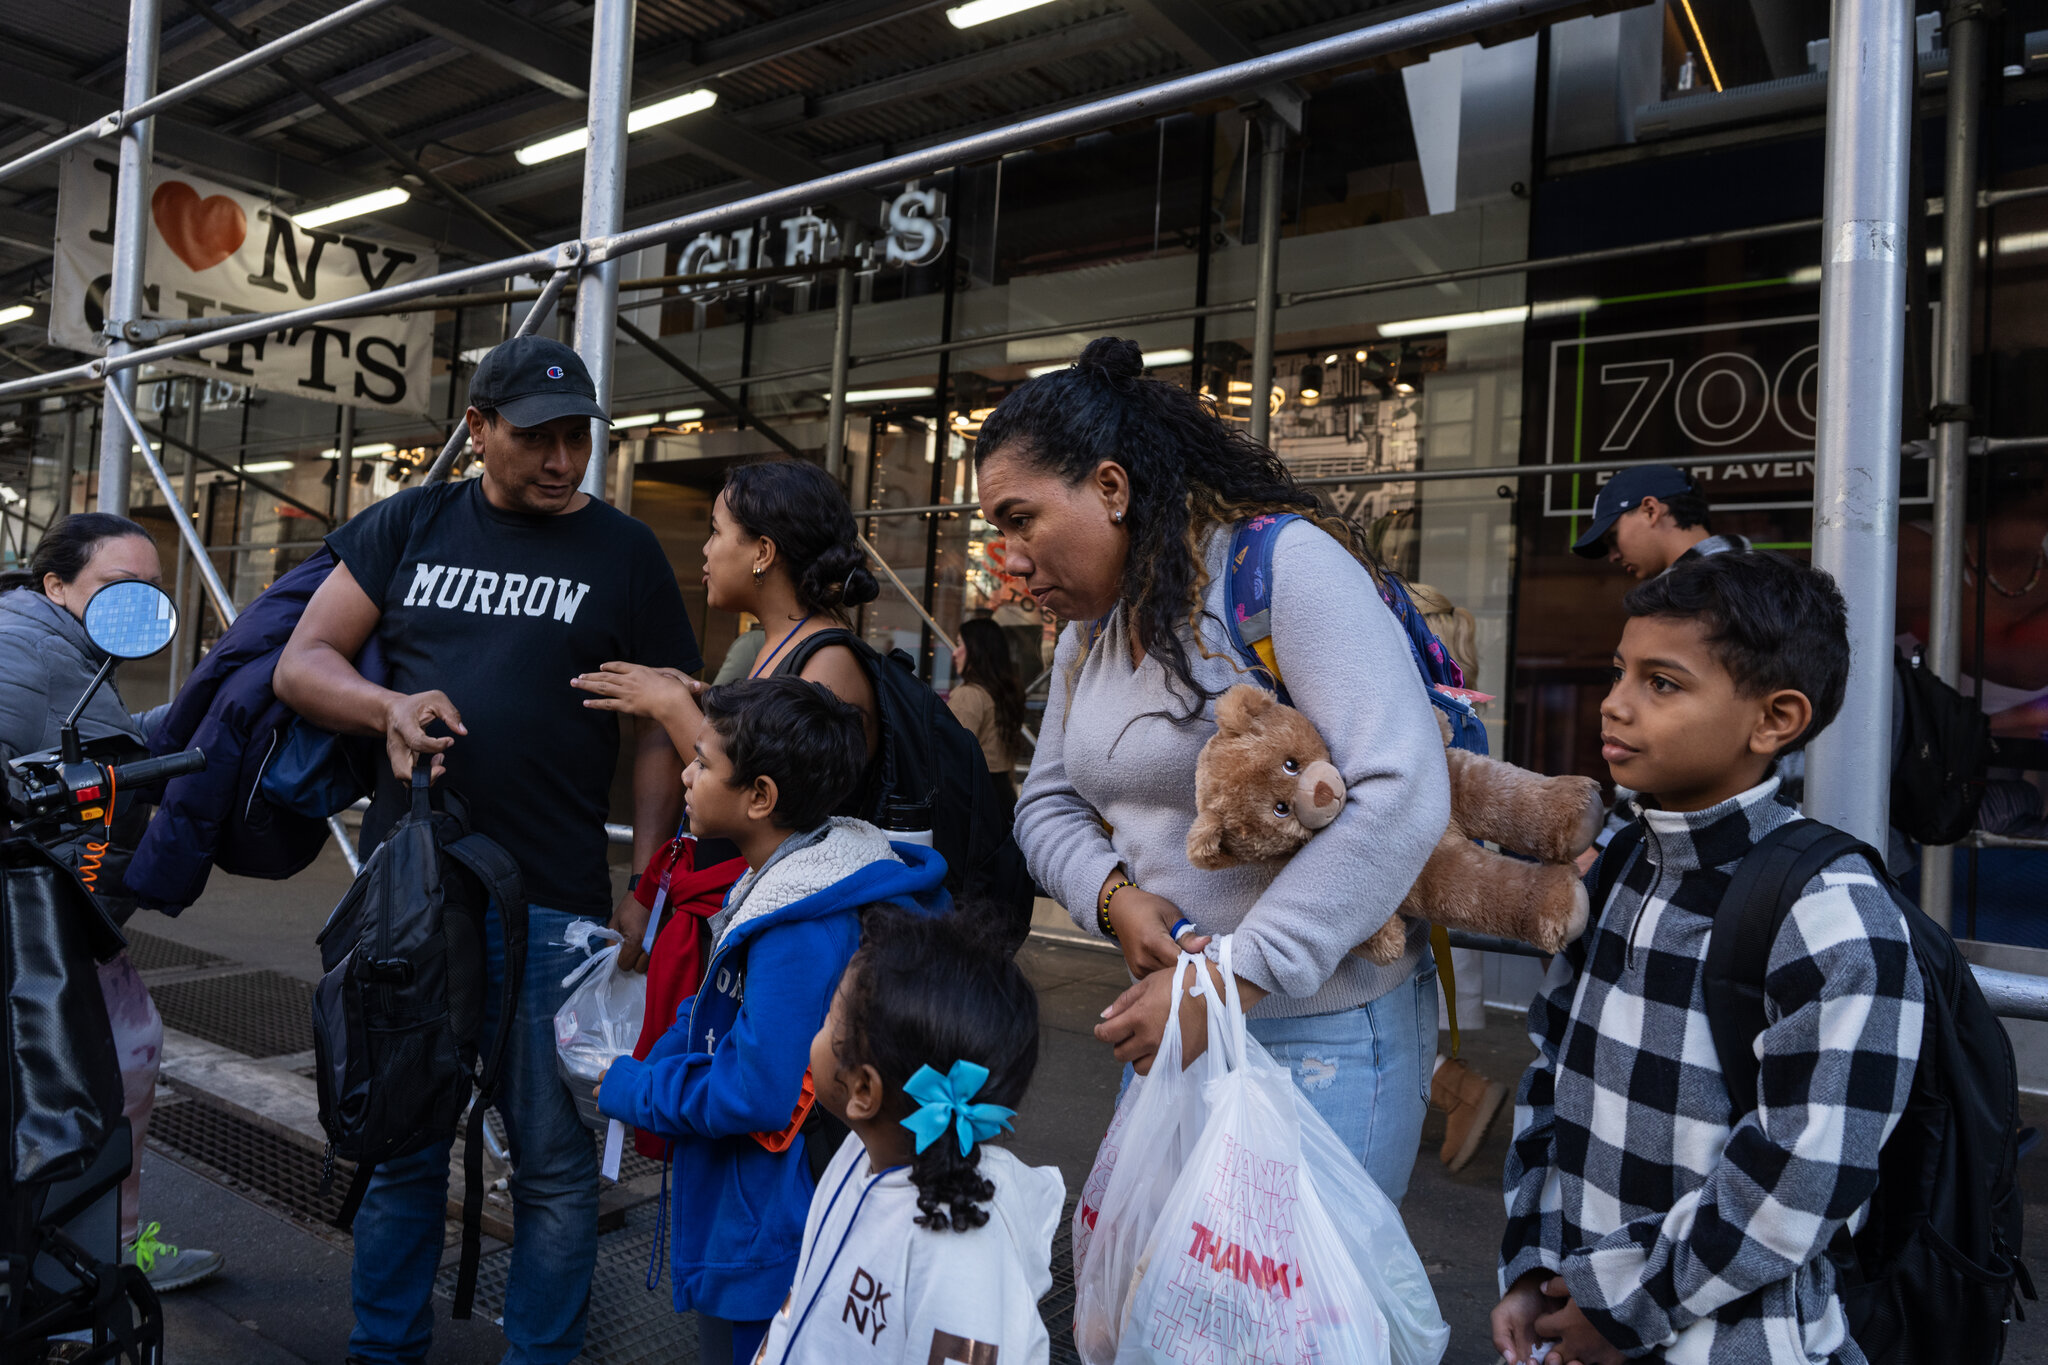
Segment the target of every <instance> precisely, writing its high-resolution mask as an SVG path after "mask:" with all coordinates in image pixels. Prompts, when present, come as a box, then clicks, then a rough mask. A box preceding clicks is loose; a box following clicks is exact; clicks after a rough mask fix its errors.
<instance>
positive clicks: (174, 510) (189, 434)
mask: <svg viewBox="0 0 2048 1365" xmlns="http://www.w3.org/2000/svg"><path fill="white" fill-rule="evenodd" d="M204 392H205V390H204V389H203V388H202V387H201V384H200V381H199V380H197V379H188V380H186V381H185V450H184V452H183V453H184V456H185V467H184V468H183V469H182V470H180V471H179V473H178V494H179V497H178V501H177V502H176V503H174V504H172V506H171V515H172V516H174V517H183V518H184V519H185V520H187V521H190V520H192V504H193V502H194V501H195V497H194V495H195V494H196V493H198V491H199V457H198V456H196V455H194V454H193V453H192V452H193V451H195V450H197V449H199V405H200V403H201V401H202V395H203V394H204ZM164 425H165V426H169V425H170V422H169V419H168V415H167V416H166V420H165V422H164ZM189 557H190V555H189V552H188V551H187V550H186V549H185V541H184V538H183V537H182V536H181V537H179V539H178V572H177V576H176V579H175V583H174V586H175V587H176V589H177V591H176V592H175V593H173V594H172V597H171V601H173V602H175V603H176V604H177V607H178V613H179V616H180V618H181V619H185V620H189V619H191V605H190V603H189V602H188V601H187V596H186V593H187V589H188V588H189V587H190V580H189V579H188V578H187V576H186V573H185V561H186V560H187V559H188V558H189ZM186 654H187V651H185V650H182V649H176V650H172V651H171V667H170V675H171V689H170V691H171V694H170V696H169V697H167V698H165V700H166V701H176V700H177V699H178V688H179V686H180V685H182V684H183V683H184V681H185V659H186Z"/></svg>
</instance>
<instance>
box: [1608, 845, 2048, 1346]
mask: <svg viewBox="0 0 2048 1365" xmlns="http://www.w3.org/2000/svg"><path fill="white" fill-rule="evenodd" d="M1641 841H1642V826H1641V825H1640V824H1631V825H1630V826H1628V827H1627V828H1626V829H1623V830H1620V831H1618V832H1617V833H1616V834H1615V836H1614V838H1613V840H1612V841H1611V842H1610V843H1609V844H1608V847H1607V851H1606V852H1605V853H1604V854H1603V855H1602V857H1601V860H1600V868H1599V871H1598V874H1597V878H1598V880H1597V887H1598V893H1599V899H1598V900H1597V901H1595V902H1594V903H1593V904H1594V906H1595V913H1596V914H1598V913H1599V910H1600V909H1602V908H1604V907H1605V906H1606V904H1607V898H1608V895H1609V894H1610V893H1611V892H1612V891H1613V889H1614V884H1615V882H1616V881H1617V880H1618V879H1619V878H1620V876H1621V870H1622V868H1623V867H1624V866H1626V865H1627V863H1628V861H1629V855H1630V854H1631V853H1633V852H1634V851H1635V848H1636V846H1637V845H1638V844H1639V843H1640V842H1641ZM1850 853H1856V854H1861V855H1862V856H1863V858H1864V860H1865V861H1867V862H1868V863H1869V864H1870V866H1871V870H1872V871H1873V872H1874V873H1875V874H1876V876H1877V878H1878V880H1879V881H1880V882H1881V883H1883V884H1884V886H1885V888H1886V889H1887V890H1888V891H1889V892H1890V893H1891V897H1892V900H1893V901H1894V902H1895V903H1897V905H1898V907H1899V912H1900V913H1901V914H1902V915H1904V916H1905V920H1906V934H1907V937H1908V939H1909V940H1910V941H1911V943H1912V947H1913V957H1914V960H1915V961H1916V962H1917V963H1918V964H1919V967H1920V977H1921V981H1922V984H1923V988H1924V990H1925V1004H1924V1010H1923V1017H1924V1021H1925V1022H1924V1025H1923V1032H1922V1033H1921V1036H1920V1059H1919V1062H1918V1064H1917V1065H1916V1066H1915V1067H1914V1069H1913V1086H1912V1089H1911V1091H1910V1092H1909V1093H1908V1094H1907V1097H1906V1109H1905V1113H1904V1114H1903V1115H1901V1116H1900V1119H1899V1122H1898V1126H1897V1127H1896V1128H1894V1129H1893V1130H1892V1135H1891V1137H1890V1138H1888V1139H1887V1140H1886V1142H1885V1144H1884V1150H1883V1152H1882V1153H1881V1154H1880V1155H1879V1157H1878V1180H1877V1191H1876V1193H1875V1194H1873V1195H1872V1196H1871V1201H1870V1217H1869V1219H1868V1221H1866V1222H1865V1223H1864V1225H1863V1230H1862V1231H1861V1232H1859V1233H1857V1234H1856V1236H1855V1237H1853V1238H1851V1237H1849V1236H1848V1235H1847V1232H1846V1231H1841V1232H1837V1233H1836V1235H1835V1240H1834V1242H1833V1243H1831V1244H1830V1245H1829V1247H1828V1249H1827V1256H1828V1258H1829V1259H1830V1260H1831V1261H1833V1262H1834V1265H1835V1269H1836V1272H1837V1275H1838V1277H1839V1278H1838V1291H1839V1293H1840V1295H1841V1299H1842V1307H1843V1311H1844V1313H1845V1315H1846V1316H1847V1318H1848V1323H1849V1335H1850V1336H1852V1337H1853V1338H1855V1340H1856V1344H1857V1345H1858V1346H1860V1347H1862V1348H1863V1353H1864V1355H1865V1356H1867V1357H1868V1358H1869V1360H1870V1362H1871V1365H1904V1362H1917V1361H1933V1360H1967V1361H1970V1362H1972V1365H1979V1363H1983V1365H1990V1363H1991V1362H1996V1361H1997V1360H1998V1359H1999V1357H2000V1356H2001V1355H2003V1354H2004V1351H2005V1326H2006V1322H2007V1321H2008V1319H2009V1315H2011V1314H2014V1313H2017V1312H2018V1311H2019V1298H2020V1295H2022V1294H2024V1295H2025V1296H2026V1297H2027V1298H2029V1299H2031V1298H2033V1297H2034V1285H2033V1280H2032V1277H2031V1276H2029V1275H2028V1273H2027V1268H2026V1266H2025V1265H2024V1264H2023V1263H2022V1262H2021V1260H2020V1241H2021V1222H2022V1213H2023V1210H2022V1204H2021V1198H2020V1192H2019V1185H2018V1173H2017V1166H2018V1161H2019V1148H2018V1140H2019V1073H2018V1070H2017V1068H2016V1067H2015V1066H2014V1064H2013V1056H2012V1043H2011V1041H2010V1039H2008V1038H2007V1036H2006V1032H2005V1027H2004V1025H2002V1024H2000V1023H1999V1021H1998V1016H1997V1015H1996V1014H1994V1013H1993V1012H1992V1010H1991V1006H1990V1004H1989V1003H1987V1002H1986V1001H1985V999H1984V993H1983V992H1982V991H1981V990H1980V989H1978V986H1977V979H1976V977H1975V976H1973V975H1972V974H1971V972H1970V964H1969V962H1968V961H1967V960H1966V959H1965V958H1964V957H1963V955H1962V952H1961V950H1959V949H1958V948H1957V947H1956V942H1955V940H1954V939H1953V938H1951V937H1949V935H1948V933H1947V931H1946V930H1944V929H1942V928H1941V927H1940V926H1939V925H1937V924H1936V923H1935V922H1934V921H1933V920H1931V919H1929V918H1927V916H1926V915H1925V914H1923V913H1922V912H1921V910H1920V909H1919V907H1918V906H1916V905H1914V904H1913V903H1912V902H1911V901H1908V900H1907V899H1906V898H1905V897H1904V896H1903V895H1901V894H1900V893H1899V889H1898V887H1897V885H1896V884H1895V883H1894V882H1893V881H1892V879H1891V875H1890V874H1889V873H1888V872H1886V871H1885V866H1884V859H1883V858H1882V857H1881V856H1880V855H1879V854H1878V853H1877V852H1876V851H1875V850H1873V849H1872V848H1870V847H1869V846H1868V845H1866V844H1864V843H1863V842H1862V841H1861V840H1859V839H1857V838H1856V837H1855V836H1853V835H1850V834H1846V833H1844V832H1843V831H1841V830H1838V829H1836V828H1835V827H1834V826H1832V825H1827V824H1823V823H1822V822H1820V821H1818V820H1794V821H1791V822H1790V823H1788V824H1784V825H1780V826H1779V827H1778V828H1777V829H1774V830H1772V831H1771V832H1770V833H1769V834H1767V835H1765V836H1764V837H1763V838H1762V839H1760V840H1758V841H1757V843H1756V846H1755V847H1754V848H1752V849H1751V850H1750V852H1749V856H1747V857H1746V858H1744V859H1743V860H1742V864H1741V865H1740V866H1739V867H1738V868H1737V869H1736V871H1735V875H1734V876H1733V877H1732V878H1731V879H1730V880H1729V883H1728V890H1727V892H1726V894H1725V895H1724V896H1723V897H1722V900H1721V905H1720V908H1719V909H1718V910H1717V911H1716V912H1715V914H1714V932H1713V936H1712V938H1711V940H1710V941H1709V944H1708V947H1707V961H1706V967H1705V972H1704V983H1703V985H1704V989H1705V993H1706V1005H1707V1019H1708V1024H1709V1026H1710V1028H1711V1029H1712V1031H1713V1035H1714V1050H1715V1051H1716V1052H1717V1053H1718V1054H1719V1055H1720V1058H1721V1073H1722V1076H1723V1077H1724V1079H1725V1080H1726V1082H1727V1087H1728V1097H1729V1100H1730V1102H1731V1104H1732V1105H1733V1108H1734V1113H1735V1115H1736V1117H1737V1118H1738V1119H1739V1118H1740V1117H1741V1116H1742V1115H1744V1114H1747V1113H1749V1112H1750V1111H1751V1110H1753V1109H1755V1108H1756V1095H1757V1078H1758V1070H1759V1068H1758V1063H1757V1059H1756V1053H1755V1051H1754V1047H1753V1044H1754V1042H1755V1039H1756V1037H1757V1035H1758V1034H1760V1033H1762V1032H1763V1030H1764V1027H1765V1024H1766V1020H1765V1015H1764V973H1765V971H1766V968H1767V967H1768V963H1769V957H1770V950H1771V944H1772V943H1774V942H1776V940H1777V936H1778V931H1779V929H1781V928H1782V927H1783V926H1784V923H1785V918H1786V916H1787V915H1789V914H1790V913H1791V911H1792V906H1793V904H1794V903H1795V902H1796V901H1797V900H1798V899H1799V894H1800V892H1801V891H1803V890H1804V889H1805V888H1806V885H1807V883H1808V882H1810V881H1812V880H1813V878H1814V877H1816V876H1818V875H1819V874H1820V871H1821V870H1822V869H1823V868H1825V867H1827V866H1828V865H1829V864H1831V863H1833V862H1834V861H1835V860H1836V859H1837V858H1840V857H1842V856H1844V855H1845V854H1850Z"/></svg>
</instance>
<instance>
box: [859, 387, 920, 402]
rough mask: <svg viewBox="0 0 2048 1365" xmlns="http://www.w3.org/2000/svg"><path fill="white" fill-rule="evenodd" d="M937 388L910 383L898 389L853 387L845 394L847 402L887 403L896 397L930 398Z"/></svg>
mask: <svg viewBox="0 0 2048 1365" xmlns="http://www.w3.org/2000/svg"><path fill="white" fill-rule="evenodd" d="M937 393H938V390H937V389H935V388H933V387H932V386H931V385H929V384H911V385H907V386H905V387H903V388H900V389H854V390H853V391H851V392H850V393H848V394H847V395H846V401H847V402H849V403H887V402H891V401H893V400H895V399H898V398H931V397H933V396H935V395H936V394H937Z"/></svg>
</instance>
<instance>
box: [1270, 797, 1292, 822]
mask: <svg viewBox="0 0 2048 1365" xmlns="http://www.w3.org/2000/svg"><path fill="white" fill-rule="evenodd" d="M1293 813H1294V812H1293V809H1292V808H1291V807H1289V806H1288V804H1287V803H1286V802H1285V801H1275V802H1274V803H1273V814H1275V815H1277V816H1279V817H1280V818H1281V819H1282V820H1285V819H1286V818H1287V817H1288V816H1289V815H1292V814H1293Z"/></svg>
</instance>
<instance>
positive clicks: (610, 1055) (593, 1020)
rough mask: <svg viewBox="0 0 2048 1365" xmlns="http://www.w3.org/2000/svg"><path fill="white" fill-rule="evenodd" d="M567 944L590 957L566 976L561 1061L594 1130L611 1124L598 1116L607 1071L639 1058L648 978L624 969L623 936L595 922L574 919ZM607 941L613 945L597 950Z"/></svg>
mask: <svg viewBox="0 0 2048 1365" xmlns="http://www.w3.org/2000/svg"><path fill="white" fill-rule="evenodd" d="M562 942H564V943H566V944H568V945H569V946H570V947H572V948H581V949H582V950H583V951H584V952H586V953H590V957H589V958H588V959H587V960H585V961H583V962H580V963H578V964H577V965H576V970H574V971H572V972H570V973H569V974H568V975H567V976H565V977H563V978H562V984H563V985H564V986H567V987H569V997H568V999H566V1000H564V1001H563V1002H562V1007H561V1008H560V1009H558V1010H556V1011H555V1061H556V1065H557V1067H558V1068H559V1069H560V1071H561V1073H562V1080H563V1082H564V1083H565V1084H567V1086H568V1087H569V1093H570V1094H571V1095H572V1096H574V1097H575V1100H576V1112H577V1113H578V1114H580V1115H581V1116H582V1118H583V1121H584V1123H585V1124H587V1125H588V1126H590V1127H591V1128H597V1129H601V1128H603V1127H604V1126H605V1123H606V1120H605V1119H604V1118H603V1116H602V1115H600V1114H599V1113H598V1112H597V1101H596V1100H595V1099H594V1098H592V1096H591V1093H590V1092H591V1087H593V1086H595V1085H596V1084H597V1082H598V1080H599V1079H600V1078H601V1077H602V1076H603V1075H604V1069H605V1068H606V1067H608V1066H610V1065H611V1064H612V1063H613V1062H615V1061H617V1060H618V1059H619V1058H621V1057H630V1056H632V1055H633V1047H634V1045H635V1044H636V1043H638V1042H639V1041H640V1021H641V1020H642V1019H643V1018H644V1017H645V1016H646V1014H647V978H646V977H644V976H642V975H640V974H639V973H638V972H622V971H620V970H619V942H620V939H619V933H618V931H617V930H616V929H607V928H606V927H604V926H603V925H601V924H597V923H595V922H593V921H591V920H583V919H579V920H572V921H571V922H570V924H569V927H568V928H567V929H565V930H563V931H562ZM599 942H602V943H604V944H606V945H608V946H606V947H603V948H598V949H597V950H596V951H595V952H592V951H591V949H592V947H593V945H594V944H596V943H599Z"/></svg>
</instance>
